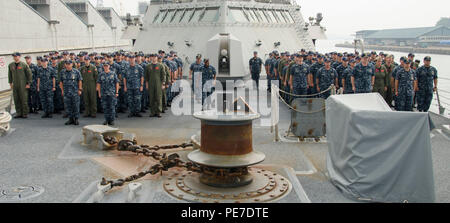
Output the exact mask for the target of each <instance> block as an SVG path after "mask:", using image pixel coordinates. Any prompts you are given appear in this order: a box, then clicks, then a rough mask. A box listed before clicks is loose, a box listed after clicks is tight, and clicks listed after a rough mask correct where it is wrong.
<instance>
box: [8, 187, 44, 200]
mask: <svg viewBox="0 0 450 223" xmlns="http://www.w3.org/2000/svg"><path fill="white" fill-rule="evenodd" d="M44 191H45V190H44V188H42V187H39V186H20V187H12V188H9V189H2V190H1V193H0V202H8V201H23V200H28V199H31V198H34V197H37V196H39V195H41V194H42V193H44Z"/></svg>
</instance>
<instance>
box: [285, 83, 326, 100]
mask: <svg viewBox="0 0 450 223" xmlns="http://www.w3.org/2000/svg"><path fill="white" fill-rule="evenodd" d="M332 88H333V85H330V87H329V88H328V89H326V90H324V91H322V92H319V93H317V94H309V95H299V94H292V93H290V92H286V91H283V90H281V89H280V88H278V90H279V91H281V92H283V93H284V94H287V95H290V96H294V97H314V96H318V95H320V94H323V93H325V92H327V91H331V89H332Z"/></svg>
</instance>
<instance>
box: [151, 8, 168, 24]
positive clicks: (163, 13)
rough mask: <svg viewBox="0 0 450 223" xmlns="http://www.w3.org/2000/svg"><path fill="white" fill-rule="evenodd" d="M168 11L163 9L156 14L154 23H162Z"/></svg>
mask: <svg viewBox="0 0 450 223" xmlns="http://www.w3.org/2000/svg"><path fill="white" fill-rule="evenodd" d="M167 13H168V11H167V10H161V11H159V13H158V14H156V16H155V19H154V21H153V23H161V22H162V20H163V19H164V17H165V16H166V15H167Z"/></svg>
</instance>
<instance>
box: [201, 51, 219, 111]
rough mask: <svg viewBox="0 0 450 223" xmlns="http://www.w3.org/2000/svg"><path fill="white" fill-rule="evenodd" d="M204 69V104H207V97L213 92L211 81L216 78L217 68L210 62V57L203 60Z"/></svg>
mask: <svg viewBox="0 0 450 223" xmlns="http://www.w3.org/2000/svg"><path fill="white" fill-rule="evenodd" d="M203 64H204V66H203V71H202V89H203V91H202V105H204V104H205V99H206V98H207V97H209V96H210V95H211V94H212V93H213V90H214V89H213V84H214V83H212V82H211V81H213V80H214V81H215V80H216V68H214V67H213V66H211V65H210V64H209V59H207V58H205V59H204V60H203Z"/></svg>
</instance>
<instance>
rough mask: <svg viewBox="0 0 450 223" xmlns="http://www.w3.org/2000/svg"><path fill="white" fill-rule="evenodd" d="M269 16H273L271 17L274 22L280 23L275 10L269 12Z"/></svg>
mask: <svg viewBox="0 0 450 223" xmlns="http://www.w3.org/2000/svg"><path fill="white" fill-rule="evenodd" d="M270 14H273V17H275V20H276V21H277V22H278V23H282V21H281V18H279V17H278V15H277V13H276V11H275V10H270Z"/></svg>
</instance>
